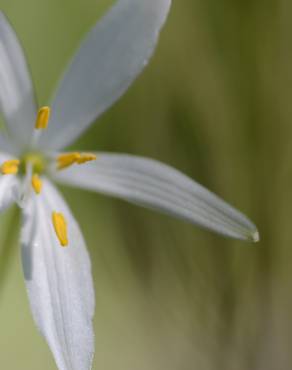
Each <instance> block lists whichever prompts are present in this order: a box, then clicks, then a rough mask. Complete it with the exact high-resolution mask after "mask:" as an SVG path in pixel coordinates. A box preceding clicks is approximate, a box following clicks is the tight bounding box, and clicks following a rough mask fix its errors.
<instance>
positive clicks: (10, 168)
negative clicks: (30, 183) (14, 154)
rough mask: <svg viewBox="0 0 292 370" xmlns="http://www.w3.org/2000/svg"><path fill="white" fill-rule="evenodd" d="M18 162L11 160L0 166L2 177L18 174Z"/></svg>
mask: <svg viewBox="0 0 292 370" xmlns="http://www.w3.org/2000/svg"><path fill="white" fill-rule="evenodd" d="M19 165H20V161H19V160H18V159H11V160H9V161H6V162H4V163H3V164H2V166H1V173H2V174H3V175H15V174H16V173H17V172H18V168H19Z"/></svg>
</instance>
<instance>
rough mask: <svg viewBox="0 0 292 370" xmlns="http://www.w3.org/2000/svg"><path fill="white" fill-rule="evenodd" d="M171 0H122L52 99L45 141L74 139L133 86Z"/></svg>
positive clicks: (59, 143)
mask: <svg viewBox="0 0 292 370" xmlns="http://www.w3.org/2000/svg"><path fill="white" fill-rule="evenodd" d="M170 1H171V0H118V1H117V4H116V5H115V6H113V8H112V9H111V10H110V11H109V12H108V13H107V14H106V16H105V17H104V18H103V19H102V20H101V21H100V22H98V23H97V25H96V26H95V27H94V28H93V29H92V30H91V31H90V32H89V34H88V35H87V37H86V38H85V40H84V41H83V42H82V44H81V46H80V49H79V50H78V52H77V54H76V55H75V57H74V58H73V60H72V62H71V64H70V65H69V68H68V70H67V71H66V73H65V75H64V78H63V80H62V81H61V83H60V85H59V88H58V90H57V93H56V96H55V99H54V101H53V103H52V116H51V120H50V124H49V128H48V130H47V132H46V135H43V136H42V137H41V139H40V145H41V146H43V145H45V146H46V147H47V148H49V149H54V150H58V149H60V148H63V147H64V146H66V145H68V144H70V143H71V142H72V141H74V140H75V139H76V138H77V137H78V136H79V135H80V134H81V133H82V132H83V131H84V130H85V129H86V128H87V127H88V126H89V125H90V123H92V122H93V121H94V120H95V119H96V118H97V117H98V116H99V115H100V114H102V113H103V112H104V111H105V110H106V109H107V108H109V107H110V106H111V105H112V104H113V103H114V102H115V101H116V100H117V99H118V98H120V96H121V95H122V94H123V93H124V92H125V91H126V90H127V88H128V87H129V86H130V85H131V83H132V82H133V81H134V79H135V78H136V77H137V75H138V74H139V73H140V72H141V70H142V69H143V68H144V67H145V65H146V64H147V62H148V60H149V58H150V56H151V55H152V53H153V50H154V47H155V45H156V42H157V39H158V35H159V31H160V29H161V27H162V25H163V23H164V21H165V18H166V15H167V13H168V10H169V7H170Z"/></svg>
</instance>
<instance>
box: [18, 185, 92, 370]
mask: <svg viewBox="0 0 292 370" xmlns="http://www.w3.org/2000/svg"><path fill="white" fill-rule="evenodd" d="M52 211H58V212H62V213H63V214H64V216H65V218H66V220H67V224H68V238H69V245H68V247H66V248H63V247H61V246H60V244H59V242H58V240H57V237H56V234H55V232H54V229H53V225H52ZM22 262H23V270H24V276H25V282H26V286H27V291H28V295H29V299H30V304H31V309H32V313H33V316H34V319H35V322H36V324H37V326H38V327H39V329H40V331H41V333H42V334H43V335H44V337H45V338H46V340H47V342H48V344H49V346H50V348H51V351H52V352H53V355H54V357H55V360H56V363H57V365H58V368H59V370H89V369H90V368H91V362H92V357H93V351H94V334H93V329H92V318H93V312H94V291H93V284H92V278H91V271H90V260H89V257H88V253H87V251H86V248H85V244H84V240H83V237H82V234H81V232H80V230H79V227H78V224H77V223H76V221H75V219H74V217H73V216H72V214H71V212H70V210H69V208H68V207H67V205H66V203H65V202H64V200H63V198H62V197H61V196H60V194H59V193H58V192H57V190H56V189H55V188H54V187H53V185H51V184H50V183H49V182H48V181H44V183H43V192H42V193H41V195H39V196H37V195H34V196H33V197H32V198H31V199H30V201H29V202H28V203H27V206H26V208H25V209H24V224H23V229H22Z"/></svg>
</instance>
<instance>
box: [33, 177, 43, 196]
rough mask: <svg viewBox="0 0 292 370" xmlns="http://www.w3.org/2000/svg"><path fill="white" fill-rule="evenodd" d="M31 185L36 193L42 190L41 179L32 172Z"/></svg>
mask: <svg viewBox="0 0 292 370" xmlns="http://www.w3.org/2000/svg"><path fill="white" fill-rule="evenodd" d="M31 185H32V187H33V190H34V191H35V193H36V194H40V192H41V190H42V186H43V183H42V180H41V179H40V178H39V176H38V175H37V174H34V175H33V176H32V178H31Z"/></svg>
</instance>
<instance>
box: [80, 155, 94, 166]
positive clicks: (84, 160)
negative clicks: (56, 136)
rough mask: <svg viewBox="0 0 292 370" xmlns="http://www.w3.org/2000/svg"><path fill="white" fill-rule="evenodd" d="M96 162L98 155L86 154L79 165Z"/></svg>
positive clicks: (82, 156)
mask: <svg viewBox="0 0 292 370" xmlns="http://www.w3.org/2000/svg"><path fill="white" fill-rule="evenodd" d="M95 160H96V155H95V154H92V153H84V154H81V157H80V158H79V159H78V160H77V163H78V164H83V163H86V162H90V161H95Z"/></svg>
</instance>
